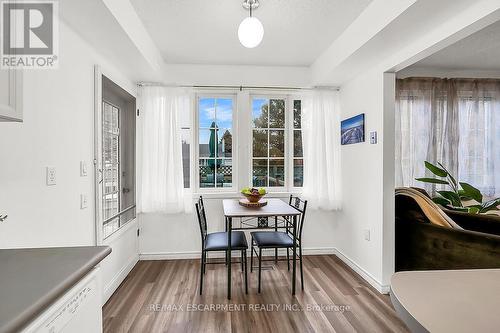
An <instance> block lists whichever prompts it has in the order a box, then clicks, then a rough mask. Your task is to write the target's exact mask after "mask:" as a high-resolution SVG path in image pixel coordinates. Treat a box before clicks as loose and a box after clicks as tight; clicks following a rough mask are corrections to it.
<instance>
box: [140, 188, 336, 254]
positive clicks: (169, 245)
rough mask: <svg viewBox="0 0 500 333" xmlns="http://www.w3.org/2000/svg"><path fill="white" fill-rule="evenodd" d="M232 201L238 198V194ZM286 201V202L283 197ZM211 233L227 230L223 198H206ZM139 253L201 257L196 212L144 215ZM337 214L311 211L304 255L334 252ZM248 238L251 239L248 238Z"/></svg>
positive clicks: (141, 220)
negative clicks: (225, 227) (225, 228)
mask: <svg viewBox="0 0 500 333" xmlns="http://www.w3.org/2000/svg"><path fill="white" fill-rule="evenodd" d="M233 198H239V196H238V195H235V196H234V197H233ZM282 199H283V200H287V199H285V198H282ZM194 202H195V201H194V200H193V205H194ZM204 202H205V206H206V207H205V210H206V213H207V221H208V229H209V232H216V231H224V215H223V212H222V199H221V198H209V197H204ZM139 223H140V227H141V236H140V237H139V252H140V254H141V258H143V259H165V258H198V257H199V254H200V251H201V238H200V228H199V226H198V220H197V218H196V213H195V212H193V213H192V214H175V215H166V214H141V215H139ZM336 223H337V213H335V212H325V211H314V210H308V212H307V216H306V222H305V224H304V230H303V236H304V240H303V246H304V252H305V253H307V254H320V253H334V243H333V237H332V235H333V234H334V233H335V232H337V231H336V230H335V226H336ZM247 239H248V240H250V238H249V236H248V235H247Z"/></svg>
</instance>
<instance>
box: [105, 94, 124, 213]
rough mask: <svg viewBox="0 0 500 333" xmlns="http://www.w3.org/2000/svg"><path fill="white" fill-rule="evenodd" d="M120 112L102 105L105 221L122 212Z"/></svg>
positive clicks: (113, 107) (115, 108)
mask: <svg viewBox="0 0 500 333" xmlns="http://www.w3.org/2000/svg"><path fill="white" fill-rule="evenodd" d="M119 113H120V110H119V109H118V108H117V107H115V106H113V105H111V104H109V103H107V102H103V103H102V115H103V117H102V118H103V119H102V141H103V142H102V150H103V167H104V168H103V181H102V186H103V196H102V208H103V218H104V220H107V219H109V218H110V217H112V216H114V215H116V214H118V212H120V198H119V197H120V177H119V176H118V175H119V173H120V154H119V151H120V126H119V119H120V116H119Z"/></svg>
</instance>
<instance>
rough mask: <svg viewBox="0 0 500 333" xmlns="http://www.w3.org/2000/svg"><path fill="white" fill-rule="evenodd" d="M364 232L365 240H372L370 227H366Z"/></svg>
mask: <svg viewBox="0 0 500 333" xmlns="http://www.w3.org/2000/svg"><path fill="white" fill-rule="evenodd" d="M364 234H365V240H366V241H369V240H370V229H365V230H364Z"/></svg>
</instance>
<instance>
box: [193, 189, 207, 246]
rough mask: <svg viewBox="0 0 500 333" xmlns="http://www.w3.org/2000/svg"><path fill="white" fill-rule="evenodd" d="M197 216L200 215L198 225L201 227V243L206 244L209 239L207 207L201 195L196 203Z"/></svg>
mask: <svg viewBox="0 0 500 333" xmlns="http://www.w3.org/2000/svg"><path fill="white" fill-rule="evenodd" d="M195 207H196V215H198V223H199V225H200V234H201V241H202V243H203V244H204V243H205V238H206V237H207V216H206V214H205V205H204V204H203V197H202V196H201V195H200V198H199V199H198V202H197V203H195Z"/></svg>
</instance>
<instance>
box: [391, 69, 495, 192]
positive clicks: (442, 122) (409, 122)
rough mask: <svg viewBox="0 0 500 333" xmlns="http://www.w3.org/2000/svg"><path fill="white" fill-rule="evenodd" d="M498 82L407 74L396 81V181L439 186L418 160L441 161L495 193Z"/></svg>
mask: <svg viewBox="0 0 500 333" xmlns="http://www.w3.org/2000/svg"><path fill="white" fill-rule="evenodd" d="M499 118H500V81H499V80H479V79H478V80H472V79H436V78H408V79H403V80H397V84H396V185H397V186H416V187H424V188H426V190H427V191H429V192H433V191H435V190H436V189H440V188H442V186H435V185H429V184H424V183H422V182H417V181H415V178H418V177H423V176H432V175H431V174H429V172H428V171H427V170H425V167H424V164H423V162H424V161H425V160H427V161H429V162H431V163H437V162H440V163H442V164H444V165H445V166H446V167H447V169H449V170H450V172H452V173H453V174H454V175H457V176H458V178H459V179H460V180H461V181H464V182H467V183H470V184H471V185H474V186H476V187H477V188H479V189H480V190H481V191H483V194H484V195H486V196H498V195H500V119H499Z"/></svg>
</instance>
